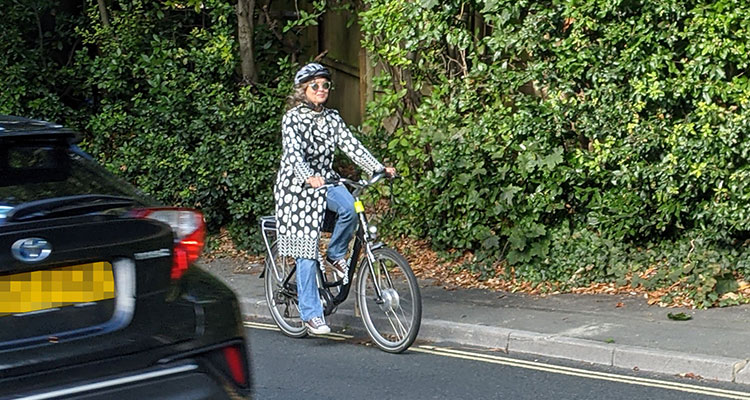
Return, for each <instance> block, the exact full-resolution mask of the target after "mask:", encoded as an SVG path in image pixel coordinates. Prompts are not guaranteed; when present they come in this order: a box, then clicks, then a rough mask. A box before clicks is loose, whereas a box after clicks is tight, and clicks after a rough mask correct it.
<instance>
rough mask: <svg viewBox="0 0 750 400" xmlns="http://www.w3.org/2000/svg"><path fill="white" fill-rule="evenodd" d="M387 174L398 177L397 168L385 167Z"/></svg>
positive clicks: (390, 176)
mask: <svg viewBox="0 0 750 400" xmlns="http://www.w3.org/2000/svg"><path fill="white" fill-rule="evenodd" d="M385 174H386V175H388V177H389V178H395V177H396V168H393V167H385Z"/></svg>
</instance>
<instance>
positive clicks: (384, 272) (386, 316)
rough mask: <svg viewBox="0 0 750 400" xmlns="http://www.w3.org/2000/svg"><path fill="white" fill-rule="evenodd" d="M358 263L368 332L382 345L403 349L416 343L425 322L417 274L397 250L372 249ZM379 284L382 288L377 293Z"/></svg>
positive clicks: (361, 303) (392, 349)
mask: <svg viewBox="0 0 750 400" xmlns="http://www.w3.org/2000/svg"><path fill="white" fill-rule="evenodd" d="M373 255H374V256H375V263H374V264H373V265H372V269H371V268H370V261H369V259H367V258H365V259H364V260H362V262H361V263H360V265H359V275H358V277H357V280H358V282H357V289H358V290H357V292H358V293H357V296H358V297H357V300H358V303H359V310H360V313H361V314H362V322H364V324H365V328H366V329H367V333H368V335H369V336H370V338H371V339H372V340H373V341H374V342H375V345H377V346H378V347H379V348H380V349H382V350H384V351H387V352H389V353H401V352H403V351H404V350H406V349H408V348H409V346H411V345H412V343H414V340H415V339H416V338H417V334H418V333H419V326H420V324H421V322H422V297H421V295H420V293H419V285H417V278H416V277H415V276H414V272H412V270H411V267H409V263H408V262H407V261H406V259H405V258H404V257H403V256H402V255H401V254H399V253H398V252H396V251H395V250H392V249H389V248H386V247H383V248H379V249H376V250H373ZM376 286H377V287H378V288H379V289H380V296H378V293H377V290H376Z"/></svg>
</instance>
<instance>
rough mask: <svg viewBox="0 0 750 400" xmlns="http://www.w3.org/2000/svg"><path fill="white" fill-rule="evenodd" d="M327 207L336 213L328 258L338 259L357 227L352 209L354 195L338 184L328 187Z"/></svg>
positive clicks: (342, 254) (346, 248)
mask: <svg viewBox="0 0 750 400" xmlns="http://www.w3.org/2000/svg"><path fill="white" fill-rule="evenodd" d="M326 200H327V203H328V209H329V210H331V211H333V212H335V213H336V214H338V216H337V218H336V225H335V226H334V228H333V234H332V235H331V241H330V242H329V243H328V254H327V256H328V258H330V259H331V260H338V259H341V258H344V257H345V256H346V251H347V250H348V249H349V242H350V241H351V240H352V235H353V234H354V230H355V229H357V223H358V221H357V213H356V212H355V211H354V197H352V194H351V193H349V191H348V190H346V188H345V187H343V186H341V185H339V186H334V187H332V188H329V189H328V191H327V193H326Z"/></svg>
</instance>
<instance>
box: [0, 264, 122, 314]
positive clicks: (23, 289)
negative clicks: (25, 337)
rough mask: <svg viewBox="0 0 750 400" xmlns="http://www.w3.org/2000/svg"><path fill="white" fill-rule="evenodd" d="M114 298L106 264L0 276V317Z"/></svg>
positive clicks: (109, 266) (112, 284) (113, 289)
mask: <svg viewBox="0 0 750 400" xmlns="http://www.w3.org/2000/svg"><path fill="white" fill-rule="evenodd" d="M114 297H115V280H114V275H113V273H112V264H110V263H108V262H95V263H90V264H80V265H73V266H70V267H61V268H53V269H48V270H43V271H32V272H24V273H20V274H13V275H5V276H0V316H2V315H7V314H17V313H27V312H32V311H39V310H46V309H49V308H56V307H64V306H69V305H73V304H79V303H89V302H93V301H99V300H105V299H112V298H114Z"/></svg>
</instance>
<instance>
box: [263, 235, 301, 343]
mask: <svg viewBox="0 0 750 400" xmlns="http://www.w3.org/2000/svg"><path fill="white" fill-rule="evenodd" d="M278 254H279V253H278V250H277V248H276V245H273V246H272V247H271V255H272V256H273V263H271V260H269V259H266V274H265V277H264V278H265V279H264V281H263V283H264V288H265V292H266V302H267V303H268V309H269V310H270V311H271V318H273V321H274V322H275V323H276V325H277V326H278V327H279V329H281V332H283V333H284V334H285V335H287V336H291V337H294V338H301V337H304V336H306V335H307V329H306V328H305V325H304V323H303V322H302V318H301V317H300V313H299V305H298V302H297V287H296V283H295V280H294V278H296V275H295V276H294V277H292V279H290V280H289V285H288V287H284V280H286V278H287V276H289V273H290V271H291V270H292V268H294V264H295V262H294V259H292V258H291V257H282V256H279V255H278Z"/></svg>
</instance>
